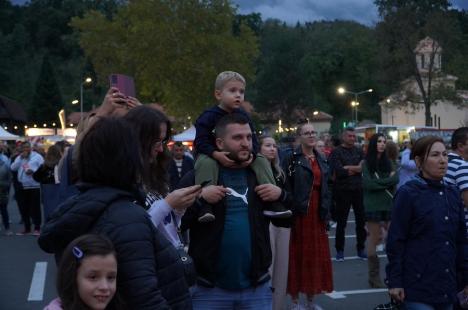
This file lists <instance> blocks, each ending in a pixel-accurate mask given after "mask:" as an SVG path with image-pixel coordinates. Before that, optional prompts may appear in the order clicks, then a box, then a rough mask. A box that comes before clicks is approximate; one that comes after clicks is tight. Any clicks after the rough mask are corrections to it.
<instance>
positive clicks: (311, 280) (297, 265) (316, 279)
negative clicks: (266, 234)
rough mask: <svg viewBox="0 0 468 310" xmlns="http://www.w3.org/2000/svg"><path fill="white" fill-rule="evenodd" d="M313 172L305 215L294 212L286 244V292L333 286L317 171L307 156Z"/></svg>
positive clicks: (309, 291)
mask: <svg viewBox="0 0 468 310" xmlns="http://www.w3.org/2000/svg"><path fill="white" fill-rule="evenodd" d="M309 161H310V166H311V167H312V172H313V174H314V184H313V188H312V189H311V190H312V195H310V200H309V209H308V212H307V215H303V216H297V217H296V218H295V221H294V225H293V227H292V228H291V241H290V245H289V271H288V293H289V294H290V295H291V297H292V298H293V299H297V298H298V295H299V293H303V294H306V295H308V296H313V295H316V294H320V293H324V292H331V291H332V290H333V274H332V263H331V256H330V248H329V246H328V233H327V230H326V224H325V222H323V221H321V220H320V218H319V214H318V207H319V203H320V185H321V172H320V167H319V165H318V163H317V161H316V160H313V159H310V160H309Z"/></svg>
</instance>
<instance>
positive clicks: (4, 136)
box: [0, 127, 20, 140]
mask: <svg viewBox="0 0 468 310" xmlns="http://www.w3.org/2000/svg"><path fill="white" fill-rule="evenodd" d="M19 138H20V137H19V136H17V135H14V134H11V133H9V132H8V131H6V130H5V129H3V128H2V127H0V140H18V139H19Z"/></svg>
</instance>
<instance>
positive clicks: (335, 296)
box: [326, 288, 388, 299]
mask: <svg viewBox="0 0 468 310" xmlns="http://www.w3.org/2000/svg"><path fill="white" fill-rule="evenodd" d="M386 292H388V289H386V288H378V289H368V290H352V291H333V292H331V293H329V294H326V295H327V296H328V297H330V298H332V299H343V298H346V295H358V294H374V293H386Z"/></svg>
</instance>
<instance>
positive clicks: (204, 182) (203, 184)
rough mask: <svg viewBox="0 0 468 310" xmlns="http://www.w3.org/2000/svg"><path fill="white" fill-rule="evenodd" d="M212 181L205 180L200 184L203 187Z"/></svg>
mask: <svg viewBox="0 0 468 310" xmlns="http://www.w3.org/2000/svg"><path fill="white" fill-rule="evenodd" d="M210 182H211V180H208V181H203V182H201V183H200V186H201V187H205V186H207V185H208V184H209V183H210Z"/></svg>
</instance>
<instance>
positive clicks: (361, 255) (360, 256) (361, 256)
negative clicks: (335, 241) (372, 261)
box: [357, 250, 367, 260]
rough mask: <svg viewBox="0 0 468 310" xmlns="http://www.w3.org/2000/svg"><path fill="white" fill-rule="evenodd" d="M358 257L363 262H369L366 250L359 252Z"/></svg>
mask: <svg viewBox="0 0 468 310" xmlns="http://www.w3.org/2000/svg"><path fill="white" fill-rule="evenodd" d="M357 256H358V257H359V258H360V259H362V260H367V254H366V251H364V250H359V251H358V252H357Z"/></svg>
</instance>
